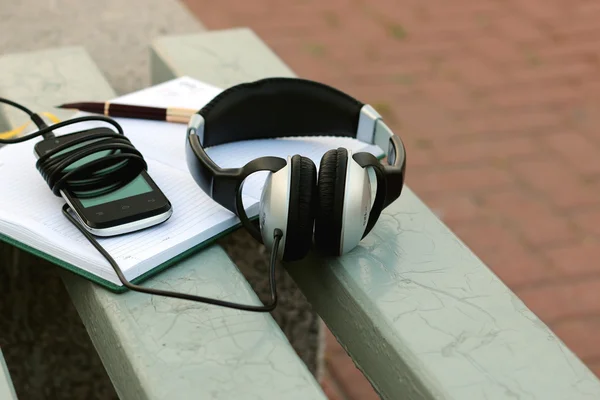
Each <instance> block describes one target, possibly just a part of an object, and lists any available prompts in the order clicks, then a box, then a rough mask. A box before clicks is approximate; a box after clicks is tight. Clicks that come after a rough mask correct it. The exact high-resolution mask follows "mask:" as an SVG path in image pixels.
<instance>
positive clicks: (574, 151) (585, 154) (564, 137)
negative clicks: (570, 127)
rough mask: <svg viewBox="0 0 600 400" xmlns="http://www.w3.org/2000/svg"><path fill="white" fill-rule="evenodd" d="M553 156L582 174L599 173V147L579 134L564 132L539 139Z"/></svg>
mask: <svg viewBox="0 0 600 400" xmlns="http://www.w3.org/2000/svg"><path fill="white" fill-rule="evenodd" d="M540 141H541V142H542V143H544V144H545V145H546V146H548V147H549V148H551V149H552V150H553V151H554V153H555V154H557V155H558V156H559V157H561V158H562V159H564V160H565V161H567V163H569V164H570V165H571V166H572V167H573V168H574V169H575V170H577V171H578V172H579V173H583V174H597V173H600V157H598V154H600V145H598V144H596V143H594V142H593V141H592V140H590V139H589V138H588V137H586V136H585V135H583V134H581V133H579V132H573V131H566V132H561V133H556V134H551V135H547V136H544V137H543V138H540Z"/></svg>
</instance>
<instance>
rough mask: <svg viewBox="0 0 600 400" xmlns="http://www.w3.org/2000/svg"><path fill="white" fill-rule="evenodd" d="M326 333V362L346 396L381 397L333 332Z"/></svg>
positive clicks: (350, 398)
mask: <svg viewBox="0 0 600 400" xmlns="http://www.w3.org/2000/svg"><path fill="white" fill-rule="evenodd" d="M325 335H326V336H325V338H326V339H325V340H326V344H327V352H326V353H325V363H326V365H327V368H328V371H329V374H330V375H331V377H332V378H333V380H334V381H335V382H336V383H337V385H338V386H339V388H340V391H341V392H342V393H343V394H344V395H345V397H346V398H347V399H348V400H362V399H365V400H370V399H373V400H375V399H379V396H378V395H377V394H376V392H375V390H374V389H373V387H372V386H371V384H370V383H369V381H368V380H367V378H365V376H364V375H363V374H362V372H361V371H360V370H359V369H358V368H356V366H355V365H354V363H353V361H352V359H351V358H350V357H349V356H348V354H347V353H346V352H345V350H344V349H343V348H342V347H341V346H340V345H339V343H338V342H337V340H336V339H335V337H334V336H333V335H332V334H331V332H330V331H329V330H327V331H326V334H325Z"/></svg>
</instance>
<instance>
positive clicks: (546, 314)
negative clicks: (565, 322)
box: [515, 276, 600, 324]
mask: <svg viewBox="0 0 600 400" xmlns="http://www.w3.org/2000/svg"><path fill="white" fill-rule="evenodd" d="M515 292H516V293H517V294H518V295H519V297H520V298H521V299H522V300H523V302H524V303H525V304H526V305H527V306H528V307H529V308H530V309H531V310H532V311H533V312H534V313H535V314H536V315H538V316H539V317H540V318H541V319H542V320H543V321H544V322H546V323H549V324H551V323H553V322H556V321H557V320H560V319H566V318H576V317H588V316H592V315H598V314H600V276H596V277H586V278H585V279H583V280H576V281H566V280H562V281H556V282H554V283H552V284H546V285H540V286H535V285H534V286H533V287H524V288H516V289H515Z"/></svg>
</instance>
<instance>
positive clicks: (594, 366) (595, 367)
mask: <svg viewBox="0 0 600 400" xmlns="http://www.w3.org/2000/svg"><path fill="white" fill-rule="evenodd" d="M588 367H589V368H590V369H591V370H592V372H593V373H594V374H596V376H597V377H598V378H600V360H594V361H592V362H590V363H589V364H588Z"/></svg>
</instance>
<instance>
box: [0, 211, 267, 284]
mask: <svg viewBox="0 0 600 400" xmlns="http://www.w3.org/2000/svg"><path fill="white" fill-rule="evenodd" d="M256 218H258V216H254V217H252V218H250V220H255V219H256ZM241 227H242V224H241V222H238V223H237V224H235V225H233V226H231V227H229V228H227V229H225V230H223V231H221V232H220V233H218V234H216V235H215V236H212V237H210V238H208V239H206V240H205V241H203V242H200V243H198V244H197V245H195V246H193V247H190V248H189V249H187V250H185V251H184V252H182V253H179V254H178V255H176V256H175V257H173V258H171V259H169V260H167V261H165V262H164V263H162V264H159V265H157V266H156V267H154V268H152V269H151V270H150V271H147V272H145V273H143V274H142V275H140V276H138V277H137V278H135V279H132V280H131V283H134V284H141V283H143V282H145V281H146V280H148V279H150V278H152V277H153V276H156V275H158V274H159V273H161V272H163V271H164V270H166V269H168V268H170V267H172V266H175V264H177V263H179V261H182V260H183V259H185V258H187V257H190V256H192V255H194V254H196V253H197V252H199V251H201V250H203V249H204V248H206V247H208V246H210V245H211V244H213V243H214V242H216V241H217V240H219V239H220V238H222V237H223V236H226V235H228V234H230V233H231V232H234V231H236V230H238V229H239V228H241ZM0 241H3V242H5V243H7V244H9V245H11V246H14V247H16V248H18V249H20V250H23V251H25V252H27V253H30V254H32V255H34V256H36V257H39V258H41V259H44V260H46V261H48V262H50V263H52V264H54V265H57V266H59V267H61V268H63V269H65V270H67V271H69V272H72V273H74V274H76V275H79V276H81V277H83V278H85V279H87V280H89V281H92V282H94V283H96V284H98V285H100V286H102V287H104V288H105V289H108V290H109V291H111V292H113V293H124V292H127V291H129V289H127V288H126V287H125V286H120V285H115V284H114V283H112V282H110V281H107V280H106V279H103V278H101V277H99V276H98V275H94V274H92V273H90V272H88V271H86V270H84V269H82V268H80V267H77V266H75V265H73V264H70V263H67V262H65V261H63V260H61V259H59V258H56V257H54V256H52V255H50V254H48V253H44V252H43V251H41V250H38V249H36V248H35V247H32V246H30V245H28V244H26V243H23V242H20V241H18V240H16V239H14V238H12V237H10V236H8V235H5V234H3V233H0Z"/></svg>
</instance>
